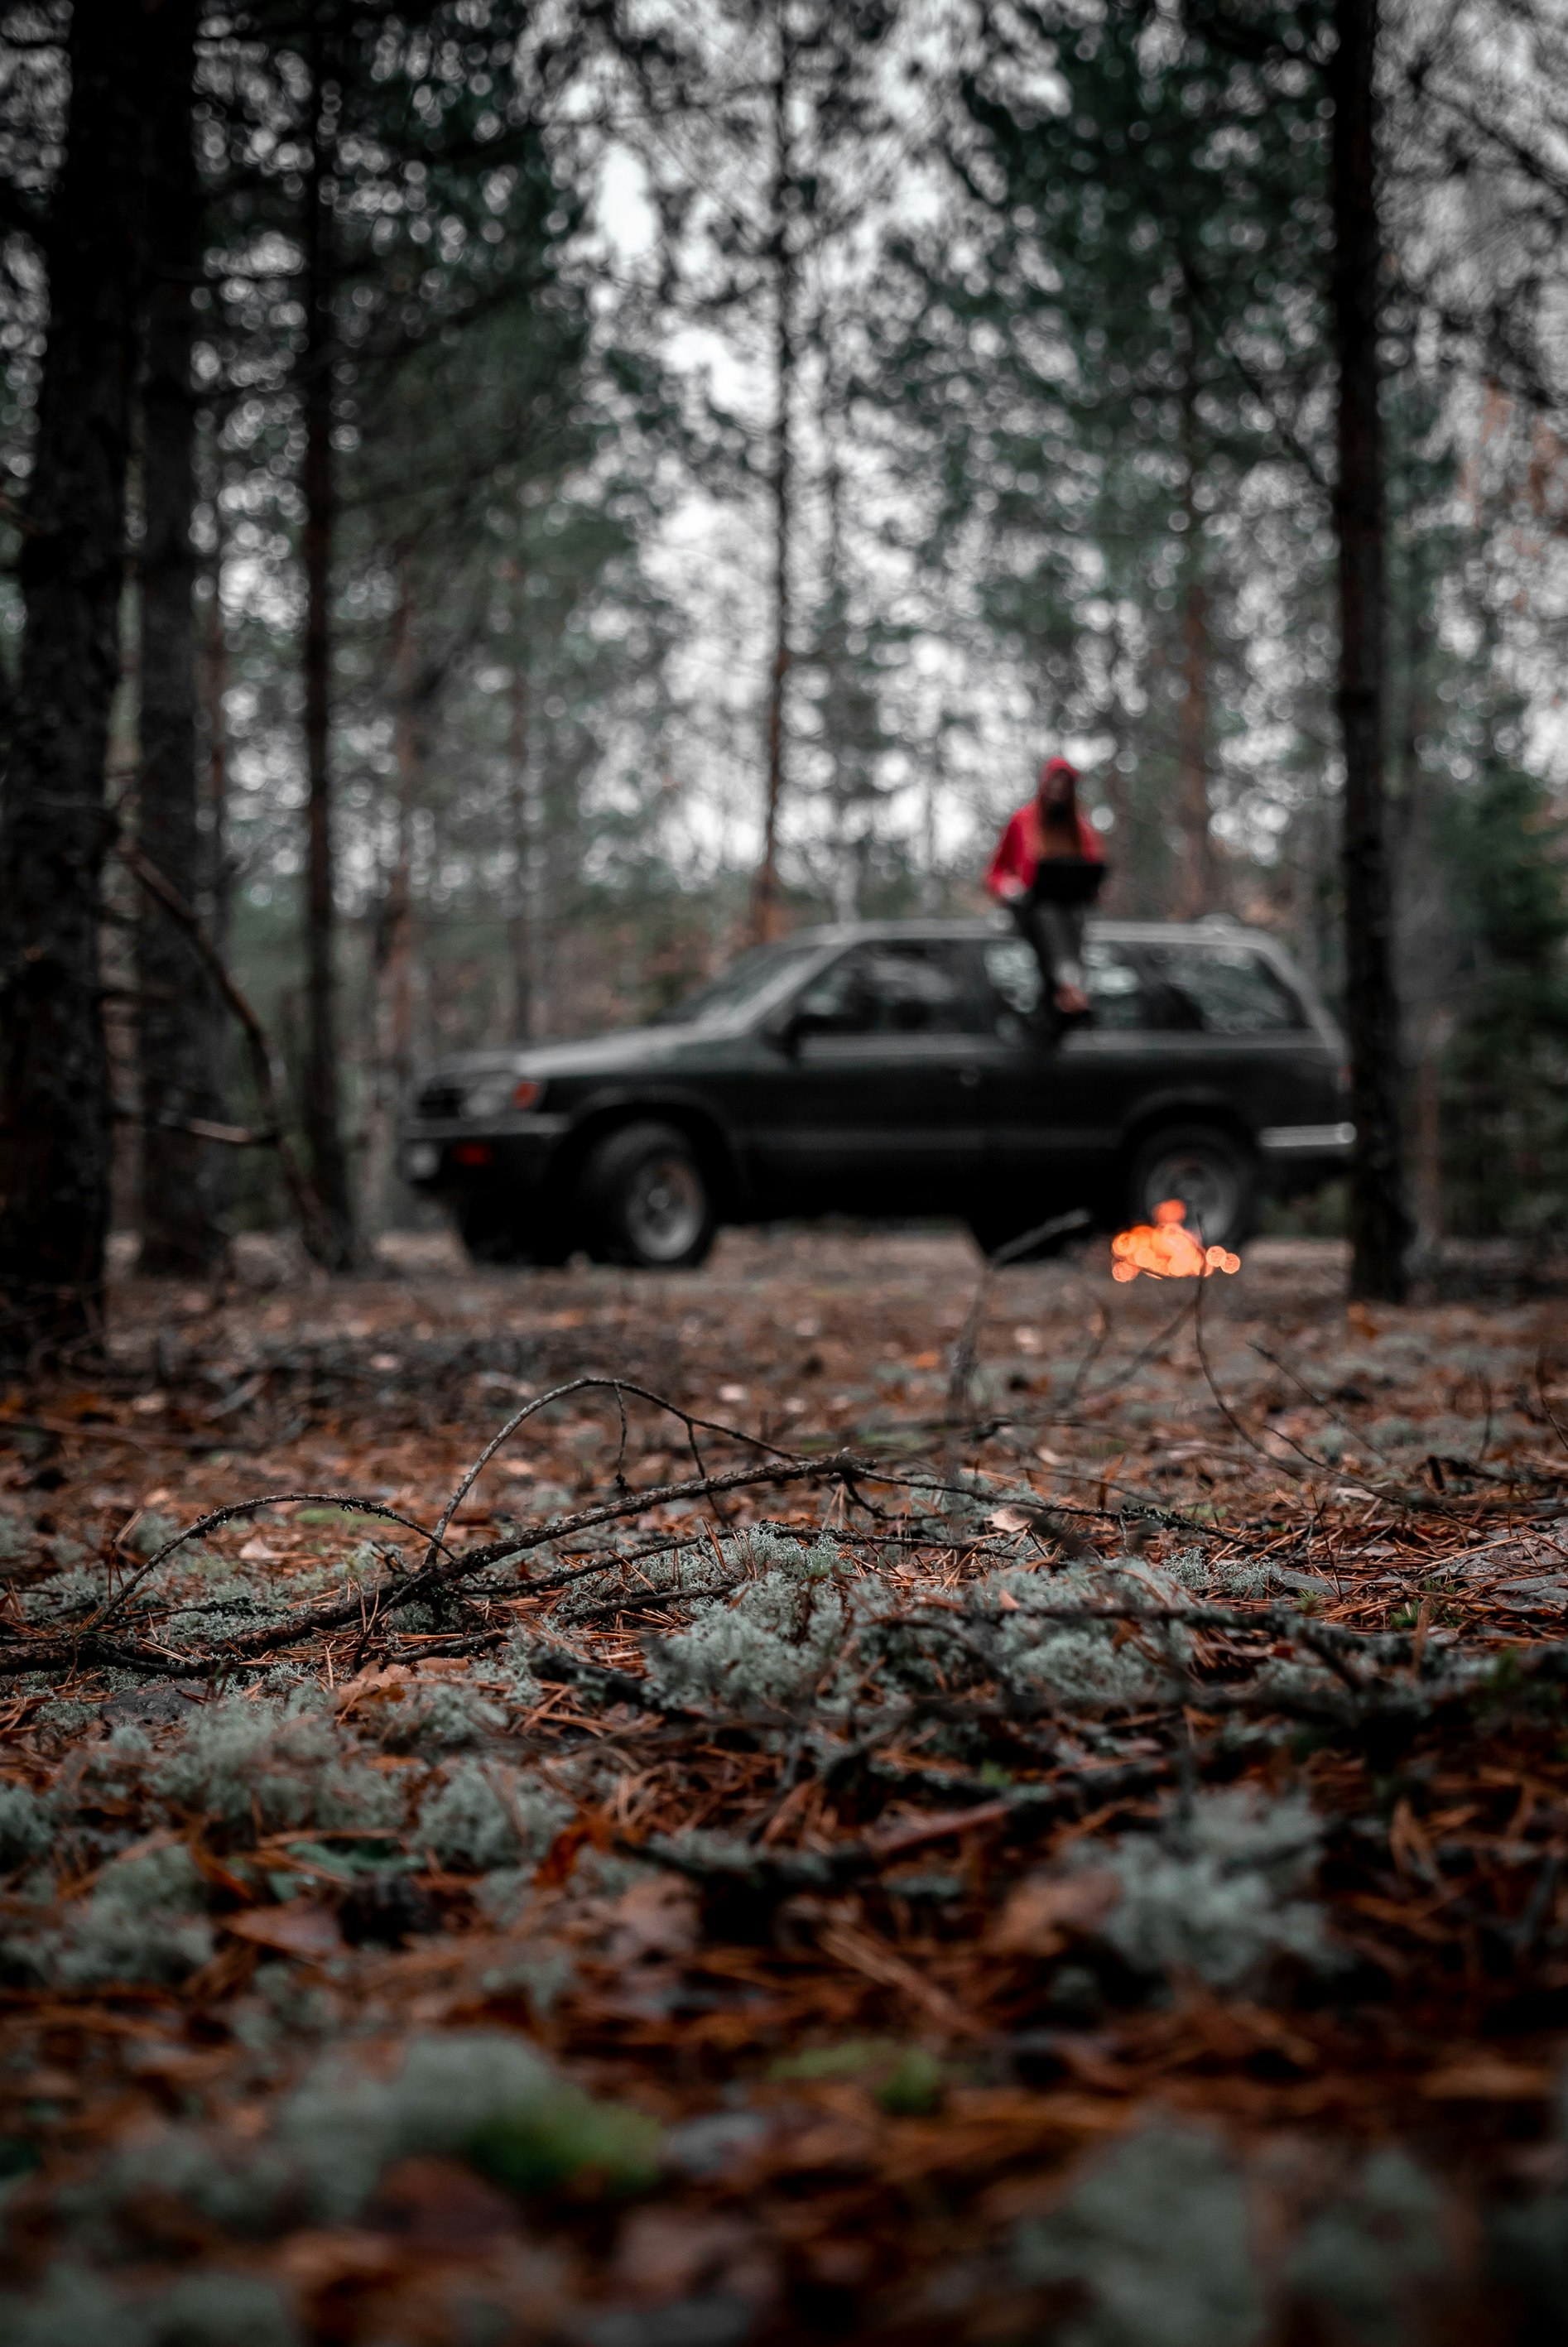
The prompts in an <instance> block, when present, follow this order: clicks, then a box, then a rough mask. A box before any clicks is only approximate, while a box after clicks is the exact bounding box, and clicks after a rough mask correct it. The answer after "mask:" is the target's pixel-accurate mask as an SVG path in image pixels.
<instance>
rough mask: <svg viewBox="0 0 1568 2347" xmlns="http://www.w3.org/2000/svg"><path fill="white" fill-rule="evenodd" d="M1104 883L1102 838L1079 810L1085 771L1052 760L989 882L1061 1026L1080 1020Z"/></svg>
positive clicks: (1017, 816) (1014, 821)
mask: <svg viewBox="0 0 1568 2347" xmlns="http://www.w3.org/2000/svg"><path fill="white" fill-rule="evenodd" d="M1104 876H1105V850H1104V848H1103V847H1102V846H1101V844H1100V834H1099V833H1098V832H1097V831H1096V830H1095V828H1094V825H1092V824H1091V822H1090V821H1089V819H1088V817H1087V816H1086V815H1082V814H1081V812H1080V810H1079V805H1078V769H1077V767H1076V766H1073V765H1070V764H1069V763H1068V761H1067V760H1066V759H1065V758H1048V759H1047V760H1046V762H1045V764H1044V765H1043V766H1042V767H1041V768H1040V782H1039V784H1038V786H1037V788H1036V791H1035V794H1034V796H1033V798H1031V799H1028V800H1026V801H1025V803H1024V805H1022V806H1020V807H1017V808H1015V809H1014V811H1013V813H1012V814H1011V815H1009V817H1008V820H1007V827H1006V829H1005V830H1004V831H1003V833H1002V835H1001V838H1000V840H999V843H998V846H997V852H996V854H995V855H994V856H992V858H991V862H990V869H989V872H988V873H987V874H986V887H987V888H988V889H989V891H990V894H991V895H992V896H993V897H995V898H996V899H997V901H998V903H999V904H1002V905H1005V906H1006V907H1007V908H1008V910H1009V913H1010V914H1011V915H1012V917H1013V919H1014V920H1015V921H1016V922H1017V924H1018V926H1019V928H1020V931H1021V932H1022V934H1023V936H1024V937H1025V938H1027V939H1028V941H1029V943H1030V947H1031V948H1033V951H1034V957H1035V959H1036V960H1037V961H1038V962H1039V964H1040V985H1041V987H1042V989H1043V993H1042V997H1041V1000H1042V1004H1043V1005H1044V1006H1045V1007H1046V1008H1047V1011H1048V1015H1049V1013H1050V1011H1051V1010H1054V1012H1055V1014H1056V1022H1057V1023H1060V1022H1061V1020H1071V1019H1081V1018H1083V1017H1084V1016H1085V1014H1086V1013H1087V1011H1088V1010H1089V998H1088V996H1087V995H1086V994H1085V992H1084V990H1083V920H1084V913H1085V908H1086V907H1088V905H1089V904H1090V903H1091V901H1092V899H1093V898H1094V897H1096V896H1097V895H1098V894H1099V891H1100V884H1101V882H1102V880H1103V878H1104Z"/></svg>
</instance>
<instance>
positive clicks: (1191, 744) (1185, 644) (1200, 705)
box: [1176, 296, 1214, 921]
mask: <svg viewBox="0 0 1568 2347" xmlns="http://www.w3.org/2000/svg"><path fill="white" fill-rule="evenodd" d="M1182 323H1183V330H1184V345H1185V371H1184V375H1183V380H1182V457H1183V477H1182V514H1183V518H1184V521H1185V524H1186V528H1185V532H1184V537H1183V540H1182V567H1183V570H1184V588H1183V594H1182V667H1181V676H1182V706H1181V715H1180V718H1179V719H1178V721H1177V725H1176V761H1177V771H1178V774H1179V778H1180V779H1179V810H1180V811H1179V817H1178V819H1179V821H1180V824H1181V836H1182V865H1181V878H1180V882H1179V885H1178V887H1177V892H1176V910H1177V914H1178V917H1180V918H1181V919H1182V920H1184V921H1195V920H1196V919H1197V918H1198V917H1199V916H1200V915H1201V914H1203V913H1207V912H1212V911H1213V910H1214V839H1213V836H1212V835H1211V833H1210V830H1209V816H1210V812H1211V810H1210V806H1209V590H1208V581H1207V580H1206V579H1204V558H1203V548H1202V540H1201V538H1200V535H1199V532H1200V528H1201V524H1202V516H1201V514H1200V511H1199V507H1198V452H1197V439H1198V415H1197V397H1198V386H1197V375H1196V365H1195V356H1194V340H1195V337H1194V327H1193V304H1192V302H1191V299H1190V296H1189V298H1188V299H1186V300H1185V301H1184V303H1183V307H1182Z"/></svg>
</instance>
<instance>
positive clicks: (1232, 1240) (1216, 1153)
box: [1127, 1124, 1257, 1247]
mask: <svg viewBox="0 0 1568 2347" xmlns="http://www.w3.org/2000/svg"><path fill="white" fill-rule="evenodd" d="M1168 1198H1175V1199H1177V1200H1179V1201H1180V1204H1181V1205H1182V1208H1183V1218H1184V1221H1185V1222H1186V1224H1187V1226H1188V1228H1189V1229H1190V1230H1193V1231H1194V1232H1197V1233H1199V1234H1200V1235H1201V1236H1202V1238H1203V1243H1204V1245H1205V1246H1223V1247H1236V1246H1240V1245H1241V1244H1242V1242H1243V1240H1244V1239H1245V1238H1247V1237H1248V1236H1250V1235H1251V1232H1252V1225H1253V1215H1254V1211H1255V1206H1256V1204H1257V1173H1256V1169H1255V1165H1254V1163H1253V1160H1252V1156H1251V1153H1250V1152H1249V1151H1248V1150H1247V1149H1246V1148H1245V1145H1244V1144H1243V1143H1241V1142H1240V1141H1238V1140H1237V1139H1235V1136H1234V1135H1233V1134H1231V1133H1226V1132H1225V1130H1224V1128H1223V1127H1221V1126H1219V1125H1213V1124H1167V1125H1163V1126H1161V1127H1160V1129H1159V1130H1158V1131H1157V1132H1154V1133H1150V1134H1148V1135H1147V1137H1146V1138H1145V1139H1144V1140H1143V1141H1142V1142H1141V1143H1139V1145H1138V1147H1137V1149H1136V1150H1135V1151H1134V1152H1133V1154H1132V1164H1131V1166H1130V1167H1129V1169H1128V1181H1127V1214H1128V1219H1129V1220H1130V1221H1131V1222H1134V1223H1152V1222H1153V1220H1154V1213H1155V1209H1156V1207H1158V1206H1160V1205H1163V1204H1164V1202H1165V1200H1166V1199H1168Z"/></svg>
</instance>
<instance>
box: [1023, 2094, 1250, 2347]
mask: <svg viewBox="0 0 1568 2347" xmlns="http://www.w3.org/2000/svg"><path fill="white" fill-rule="evenodd" d="M1013 2253H1014V2259H1015V2262H1016V2265H1017V2269H1018V2272H1019V2275H1020V2279H1021V2280H1024V2281H1026V2282H1031V2283H1036V2284H1039V2283H1044V2282H1063V2283H1071V2284H1074V2285H1076V2287H1077V2290H1078V2291H1079V2292H1081V2299H1082V2304H1081V2311H1077V2312H1074V2313H1072V2314H1071V2315H1069V2316H1068V2318H1067V2319H1066V2321H1064V2323H1063V2324H1062V2326H1061V2329H1060V2330H1059V2331H1053V2332H1052V2333H1051V2337H1052V2340H1053V2342H1057V2347H1253V2343H1254V2342H1257V2341H1260V2340H1261V2339H1262V2337H1263V2335H1264V2329H1265V2323H1266V2314H1267V2308H1266V2300H1265V2295H1264V2290H1263V2285H1262V2282H1261V2280H1260V2277H1259V2274H1258V2270H1257V2267H1256V2263H1255V2257H1254V2253H1253V2248H1252V2242H1251V2238H1250V2233H1249V2226H1248V2213H1247V2202H1246V2190H1245V2180H1244V2178H1243V2175H1242V2172H1241V2170H1240V2168H1238V2167H1237V2166H1236V2164H1235V2161H1234V2160H1233V2159H1232V2158H1231V2157H1230V2155H1229V2154H1228V2152H1226V2151H1225V2148H1224V2147H1223V2146H1222V2145H1221V2144H1220V2143H1219V2142H1218V2141H1217V2140H1216V2139H1215V2138H1214V2137H1213V2136H1211V2135H1210V2134H1208V2133H1207V2132H1206V2131H1205V2130H1203V2129H1200V2128H1197V2127H1163V2126H1156V2127H1147V2128H1144V2129H1143V2131H1142V2132H1141V2133H1139V2134H1137V2135H1134V2136H1132V2137H1128V2139H1127V2140H1126V2141H1125V2142H1123V2143H1122V2144H1119V2145H1118V2146H1117V2147H1116V2148H1115V2149H1114V2150H1113V2151H1112V2152H1109V2153H1107V2154H1106V2155H1105V2156H1104V2157H1102V2158H1101V2159H1099V2160H1097V2161H1096V2162H1095V2163H1094V2164H1093V2165H1092V2166H1091V2168H1089V2169H1088V2170H1087V2172H1086V2173H1085V2174H1084V2175H1082V2176H1081V2177H1080V2178H1079V2179H1078V2181H1077V2183H1076V2184H1075V2185H1074V2186H1073V2188H1071V2191H1070V2192H1069V2193H1068V2195H1067V2197H1066V2198H1065V2199H1064V2200H1063V2201H1062V2202H1061V2206H1060V2207H1059V2208H1057V2209H1053V2210H1052V2212H1051V2213H1050V2216H1048V2217H1044V2218H1040V2219H1034V2220H1032V2221H1030V2222H1028V2223H1026V2224H1024V2225H1022V2226H1020V2229H1019V2231H1018V2233H1017V2235H1016V2237H1015V2240H1014V2252H1013Z"/></svg>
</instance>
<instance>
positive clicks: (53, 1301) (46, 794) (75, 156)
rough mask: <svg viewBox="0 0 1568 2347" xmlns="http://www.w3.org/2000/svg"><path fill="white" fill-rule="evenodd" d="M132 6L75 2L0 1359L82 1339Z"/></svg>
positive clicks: (36, 538) (19, 740)
mask: <svg viewBox="0 0 1568 2347" xmlns="http://www.w3.org/2000/svg"><path fill="white" fill-rule="evenodd" d="M142 37H143V36H142V19H141V12H140V11H139V10H131V9H128V8H127V7H126V6H125V5H123V0H77V5H76V6H75V8H74V9H73V11H72V14H71V30H70V45H69V60H70V77H71V96H70V110H69V118H68V122H67V134H66V156H65V161H64V164H63V165H62V168H61V172H60V178H59V181H58V184H57V187H56V194H55V200H54V209H53V213H52V217H51V220H50V226H49V230H48V234H47V240H46V242H47V261H48V277H49V324H48V339H47V345H46V352H45V356H44V366H43V376H42V381H41V383H40V385H39V391H38V408H37V426H36V439H35V443H34V452H33V471H32V477H31V479H30V481H29V483H28V487H27V498H26V513H25V517H24V520H23V525H22V533H21V554H20V559H19V565H18V568H19V576H20V581H21V589H22V597H23V604H24V609H25V612H26V635H25V638H24V642H23V651H22V666H21V677H20V682H19V685H18V690H17V694H16V703H15V716H14V721H13V733H12V741H11V756H10V765H9V771H8V774H7V776H6V787H5V813H4V818H3V821H0V1362H3V1363H4V1364H5V1365H6V1366H9V1367H12V1368H16V1367H21V1366H25V1365H26V1364H28V1363H30V1362H33V1361H36V1360H37V1359H39V1358H43V1357H44V1356H45V1355H46V1354H48V1353H50V1352H52V1351H57V1350H58V1349H59V1348H61V1347H64V1346H69V1345H72V1344H80V1343H81V1342H82V1341H83V1340H84V1339H87V1338H91V1337H93V1336H94V1335H95V1334H96V1333H97V1327H98V1325H99V1301H100V1296H101V1291H102V1286H103V1272H104V1241H105V1237H106V1235H107V1230H108V1211H109V1169H110V1123H109V1093H108V1062H107V1060H106V1056H105V1051H104V1034H103V1020H102V1012H101V1000H100V979H99V964H98V876H99V866H100V862H101V858H102V855H103V848H104V832H105V821H104V795H103V794H104V761H105V752H106V748H107V743H108V723H109V710H110V704H111V702H112V701H113V698H114V692H115V685H116V682H117V680H118V674H119V599H120V589H121V583H122V576H123V558H122V539H123V532H124V527H125V477H126V463H127V456H128V444H129V436H130V396H131V377H132V362H133V355H134V329H135V317H136V302H137V292H138V259H139V255H138V220H139V217H140V210H141V203H140V194H141V138H142V128H141V123H140V120H139V118H138V108H137V102H136V100H137V83H138V74H137V64H138V46H139V43H140V40H141V38H142Z"/></svg>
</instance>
